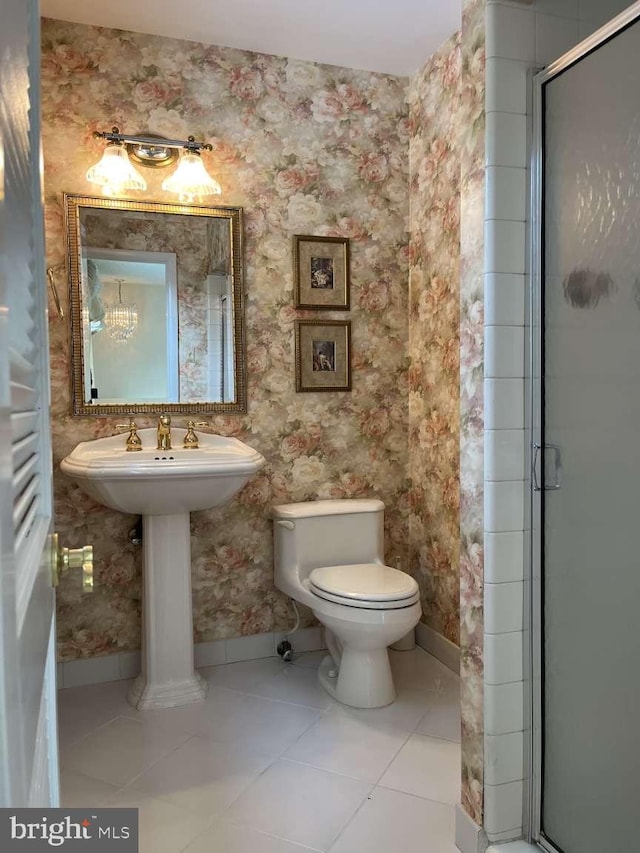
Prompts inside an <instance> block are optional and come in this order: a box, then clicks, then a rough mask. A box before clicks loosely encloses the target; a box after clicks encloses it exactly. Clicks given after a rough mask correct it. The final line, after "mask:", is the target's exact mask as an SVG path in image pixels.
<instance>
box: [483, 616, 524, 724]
mask: <svg viewBox="0 0 640 853" xmlns="http://www.w3.org/2000/svg"><path fill="white" fill-rule="evenodd" d="M525 637H526V633H524V634H523V632H521V631H513V632H511V633H509V634H487V635H486V636H485V638H484V682H485V685H487V684H508V683H509V682H513V681H522V676H523V666H522V662H523V656H522V648H523V643H524V642H525V639H524V638H525ZM485 723H486V720H485Z"/></svg>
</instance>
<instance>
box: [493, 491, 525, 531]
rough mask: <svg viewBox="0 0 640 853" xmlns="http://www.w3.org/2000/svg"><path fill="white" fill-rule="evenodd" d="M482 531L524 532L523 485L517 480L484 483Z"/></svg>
mask: <svg viewBox="0 0 640 853" xmlns="http://www.w3.org/2000/svg"><path fill="white" fill-rule="evenodd" d="M484 522H485V523H484V529H485V531H487V532H489V533H501V532H504V531H508V530H524V485H523V482H522V481H520V482H518V481H517V480H513V481H507V482H503V483H500V482H493V481H490V482H486V483H485V491H484Z"/></svg>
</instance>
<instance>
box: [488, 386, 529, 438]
mask: <svg viewBox="0 0 640 853" xmlns="http://www.w3.org/2000/svg"><path fill="white" fill-rule="evenodd" d="M484 424H485V429H524V380H523V379H520V378H518V379H515V378H502V379H485V380H484Z"/></svg>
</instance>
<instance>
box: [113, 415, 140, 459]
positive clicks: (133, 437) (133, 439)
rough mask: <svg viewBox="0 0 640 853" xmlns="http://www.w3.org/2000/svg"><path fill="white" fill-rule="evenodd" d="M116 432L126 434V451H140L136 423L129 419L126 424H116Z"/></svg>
mask: <svg viewBox="0 0 640 853" xmlns="http://www.w3.org/2000/svg"><path fill="white" fill-rule="evenodd" d="M116 430H117V431H118V432H125V431H126V432H128V433H129V435H128V436H127V450H128V451H133V450H142V439H141V438H140V436H139V435H138V426H137V424H136V422H135V421H134V420H133V418H131V420H130V421H129V423H128V424H116Z"/></svg>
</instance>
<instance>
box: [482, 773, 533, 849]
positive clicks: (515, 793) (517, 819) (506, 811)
mask: <svg viewBox="0 0 640 853" xmlns="http://www.w3.org/2000/svg"><path fill="white" fill-rule="evenodd" d="M523 796H524V786H523V783H522V781H517V782H507V783H505V784H504V785H487V786H486V787H485V789H484V825H485V831H486V832H487V835H489V837H490V838H491V836H493V835H494V833H503V832H507V831H508V830H520V829H521V827H522V804H523ZM492 840H493V839H492Z"/></svg>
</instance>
